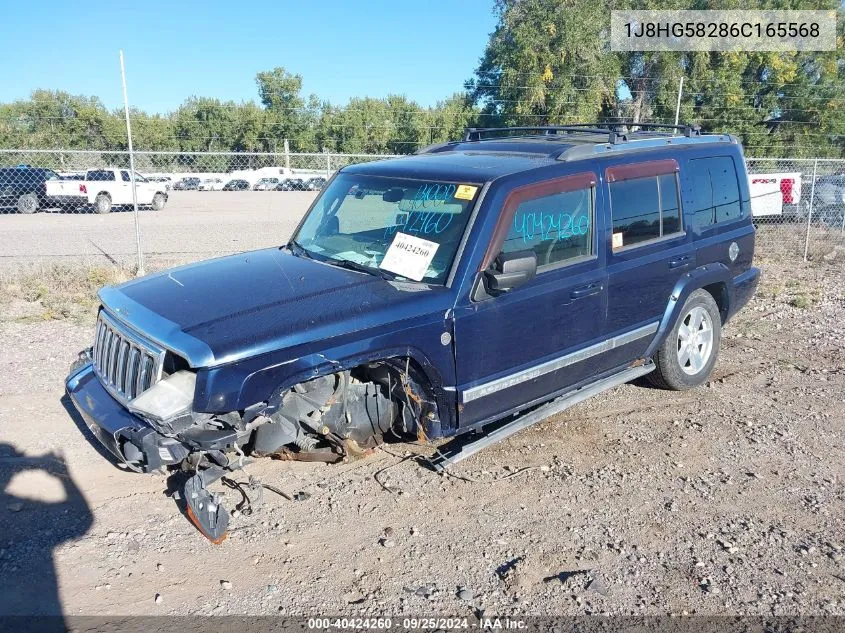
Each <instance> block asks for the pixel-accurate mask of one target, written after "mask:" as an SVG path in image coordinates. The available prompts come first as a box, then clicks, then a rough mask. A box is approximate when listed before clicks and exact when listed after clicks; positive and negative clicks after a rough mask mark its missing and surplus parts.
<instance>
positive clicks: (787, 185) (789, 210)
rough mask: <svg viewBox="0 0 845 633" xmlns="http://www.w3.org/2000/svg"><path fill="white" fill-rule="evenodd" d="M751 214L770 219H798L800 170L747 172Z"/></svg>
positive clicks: (801, 213)
mask: <svg viewBox="0 0 845 633" xmlns="http://www.w3.org/2000/svg"><path fill="white" fill-rule="evenodd" d="M748 185H749V190H750V193H751V215H752V217H755V218H768V219H771V220H786V219H793V220H795V219H800V218H801V217H803V215H804V213H803V208H804V205H802V204H801V172H788V173H787V172H781V173H771V174H748Z"/></svg>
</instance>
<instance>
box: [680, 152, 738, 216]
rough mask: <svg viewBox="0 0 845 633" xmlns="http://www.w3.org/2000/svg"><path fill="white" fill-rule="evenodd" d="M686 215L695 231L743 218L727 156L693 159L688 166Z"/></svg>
mask: <svg viewBox="0 0 845 633" xmlns="http://www.w3.org/2000/svg"><path fill="white" fill-rule="evenodd" d="M687 169H688V172H687V179H688V182H689V184H690V200H691V202H692V204H691V205H690V206H691V208H690V209H689V213H692V214H693V223H694V225H695V226H696V227H697V228H699V229H704V228H707V227H710V226H713V225H715V224H721V223H724V222H732V221H734V220H738V219H740V218H742V217H743V212H742V205H741V204H740V193H739V181H738V180H737V174H736V165H735V163H734V161H733V158H731V157H730V156H713V157H710V158H696V159H693V160H690V161H689V163H688V167H687Z"/></svg>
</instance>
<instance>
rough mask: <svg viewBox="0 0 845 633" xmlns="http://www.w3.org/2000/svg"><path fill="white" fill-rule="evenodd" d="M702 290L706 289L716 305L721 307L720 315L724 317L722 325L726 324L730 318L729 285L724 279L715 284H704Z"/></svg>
mask: <svg viewBox="0 0 845 633" xmlns="http://www.w3.org/2000/svg"><path fill="white" fill-rule="evenodd" d="M702 290H706V291H707V292H709V293H710V296H712V297H713V300H714V301H715V302H716V306H718V308H719V315H720V316H721V317H722V325H724V324H725V321H727V318H728V313H729V312H728V311H729V309H730V297H729V295H728V285H727V284H726V283H725V282H724V281H718V282H716V283H713V284H708V285H706V286H702Z"/></svg>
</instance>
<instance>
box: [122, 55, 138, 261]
mask: <svg viewBox="0 0 845 633" xmlns="http://www.w3.org/2000/svg"><path fill="white" fill-rule="evenodd" d="M120 79H121V82H122V83H123V112H124V114H125V115H126V140H127V143H128V145H129V184H130V186H131V187H132V208H133V209H134V211H135V248H136V250H137V251H138V271H137V275H138V276H139V277H140V276H141V275H143V274H144V254H143V252H141V225H140V221H139V219H138V191H137V189H136V187H135V153H134V152H133V151H132V127H131V125H130V123H129V98H128V97H127V96H126V69H125V68H124V66H123V49H120Z"/></svg>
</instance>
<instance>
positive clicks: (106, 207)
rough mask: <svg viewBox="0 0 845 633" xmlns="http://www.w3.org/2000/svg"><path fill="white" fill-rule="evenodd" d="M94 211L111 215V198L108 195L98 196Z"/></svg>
mask: <svg viewBox="0 0 845 633" xmlns="http://www.w3.org/2000/svg"><path fill="white" fill-rule="evenodd" d="M94 211H96V212H97V213H111V196H110V195H109V194H107V193H101V194H98V195H97V199H96V200H95V201H94Z"/></svg>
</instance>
